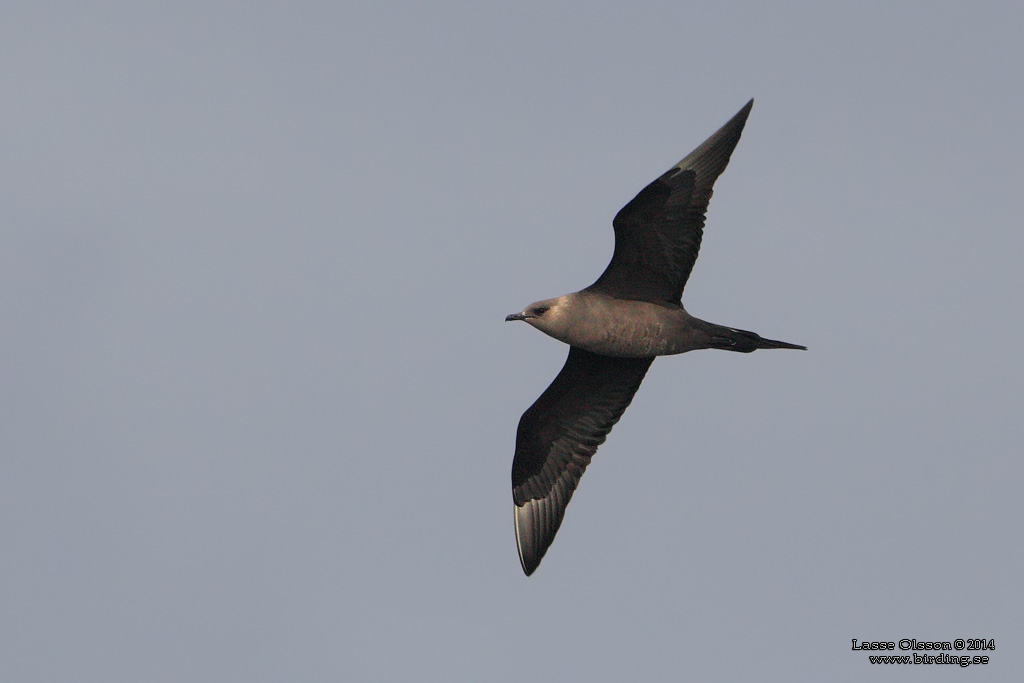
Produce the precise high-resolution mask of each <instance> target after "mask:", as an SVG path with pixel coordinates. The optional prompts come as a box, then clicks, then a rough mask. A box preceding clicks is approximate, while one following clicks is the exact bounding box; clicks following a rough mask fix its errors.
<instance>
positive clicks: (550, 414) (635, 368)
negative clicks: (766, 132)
mask: <svg viewBox="0 0 1024 683" xmlns="http://www.w3.org/2000/svg"><path fill="white" fill-rule="evenodd" d="M753 104H754V101H753V100H751V101H750V102H748V103H747V104H746V106H745V107H743V109H741V110H740V111H739V112H738V113H737V114H736V115H735V116H734V117H732V119H731V120H730V121H729V122H728V123H726V124H725V125H724V126H722V127H721V128H720V129H719V130H718V132H716V133H715V134H714V135H712V136H711V137H710V138H708V139H707V140H706V141H704V143H703V144H702V145H700V146H699V147H698V148H697V149H695V150H693V151H692V152H691V153H690V154H689V155H688V156H687V157H686V158H685V159H683V160H682V161H680V162H679V163H678V164H676V165H675V166H673V167H672V168H671V169H669V170H668V171H667V172H666V173H665V174H664V175H662V176H661V177H660V178H658V179H657V180H655V181H654V182H653V183H651V184H650V185H648V186H647V187H645V188H644V189H643V190H641V191H640V194H638V195H637V196H636V197H634V198H633V200H632V201H631V202H629V203H628V204H626V206H624V207H623V208H622V210H621V211H619V213H618V214H617V215H616V216H615V220H614V221H613V222H612V226H613V227H614V229H615V251H614V253H613V254H612V260H611V263H609V264H608V267H607V268H605V271H604V273H602V274H601V277H599V278H598V279H597V282H595V283H594V284H592V285H590V286H589V287H587V288H586V289H584V290H581V291H579V292H575V293H573V294H566V295H564V296H560V297H558V298H555V299H546V300H544V301H537V302H535V303H532V304H530V305H529V306H527V307H526V308H524V309H523V310H522V312H520V313H513V314H512V315H509V316H508V317H506V318H505V320H506V321H510V320H522V321H524V322H526V323H527V324H529V325H532V326H533V327H536V328H537V329H538V330H540V331H541V332H544V333H545V334H547V335H550V336H552V337H554V338H555V339H558V340H559V341H562V342H565V343H566V344H568V345H569V357H568V358H567V359H566V361H565V366H564V367H563V368H562V371H561V372H559V373H558V376H557V377H555V380H554V381H553V382H552V383H551V386H549V387H548V388H547V390H545V391H544V393H543V394H541V396H540V398H538V399H537V401H536V402H535V403H534V404H533V405H532V406H530V408H529V409H528V410H527V411H526V412H525V413H523V417H522V418H521V419H520V420H519V429H518V431H517V433H516V452H515V457H514V459H513V461H512V499H513V501H514V502H515V526H516V543H517V545H518V546H519V559H520V561H521V562H522V565H523V571H524V572H526V575H527V576H529V575H530V574H532V573H533V571H534V570H535V569H536V568H537V565H539V564H540V561H541V558H542V557H544V553H545V552H547V549H548V547H549V546H550V545H551V541H552V540H554V537H555V533H556V532H557V531H558V527H559V526H560V525H561V523H562V517H563V516H564V514H565V507H566V505H568V504H569V499H570V498H572V494H573V491H575V490H576V486H577V485H578V484H579V481H580V477H581V476H583V471H584V470H585V469H586V468H587V465H589V464H590V459H591V458H592V457H593V455H594V453H595V452H597V447H598V446H600V445H601V444H602V443H604V440H605V438H606V437H607V436H608V432H610V431H611V429H612V426H613V425H614V424H615V423H616V422H618V420H619V418H620V417H622V413H623V412H624V411H625V410H626V407H627V406H628V405H629V403H630V401H632V400H633V395H634V394H635V393H636V390H637V389H638V388H639V387H640V382H641V381H643V378H644V375H645V374H647V369H648V368H650V366H651V363H652V362H653V361H654V358H655V357H656V356H667V355H672V354H676V353H685V352H686V351H693V350H695V349H725V350H727V351H739V352H740V353H750V352H751V351H754V350H756V349H806V347H804V346H799V345H797V344H789V343H787V342H780V341H774V340H771V339H764V338H763V337H761V336H759V335H757V334H755V333H754V332H747V331H745V330H738V329H735V328H732V327H725V326H722V325H715V324H713V323H709V322H705V321H703V320H700V319H698V318H694V317H693V316H691V315H690V314H689V313H687V312H686V309H684V308H683V305H682V303H681V299H682V294H683V287H684V286H685V285H686V279H687V278H688V277H689V275H690V271H691V270H692V269H693V264H694V262H695V261H696V260H697V252H698V250H699V249H700V241H701V235H702V234H703V231H704V214H705V212H706V211H707V208H708V202H709V201H710V199H711V190H712V186H713V185H714V184H715V180H716V179H717V178H718V176H719V175H721V173H722V171H723V170H725V166H726V164H728V163H729V157H730V156H731V155H732V151H733V149H734V148H735V147H736V143H737V142H739V139H740V134H741V133H742V132H743V125H744V124H745V123H746V121H747V115H748V114H749V113H750V108H751V107H752V106H753Z"/></svg>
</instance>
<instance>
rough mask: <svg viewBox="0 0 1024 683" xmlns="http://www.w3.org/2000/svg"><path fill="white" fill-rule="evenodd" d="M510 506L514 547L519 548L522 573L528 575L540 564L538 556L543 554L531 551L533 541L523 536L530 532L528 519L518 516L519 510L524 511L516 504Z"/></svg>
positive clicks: (528, 534)
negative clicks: (513, 529)
mask: <svg viewBox="0 0 1024 683" xmlns="http://www.w3.org/2000/svg"><path fill="white" fill-rule="evenodd" d="M512 508H513V511H514V515H515V525H516V548H517V549H518V550H519V564H520V565H522V567H523V573H524V574H526V575H527V576H529V575H530V574H533V572H534V571H536V569H537V567H538V566H540V558H541V557H543V556H544V553H543V552H542V553H540V555H538V554H537V553H535V552H534V551H533V546H534V543H533V541H532V538H524V537H526V536H530V535H531V534H532V531H530V527H529V526H527V524H528V523H529V522H528V520H526V519H521V518H520V512H524V513H525V512H526V511H525V510H524V509H523V508H521V507H519V506H518V505H513V506H512Z"/></svg>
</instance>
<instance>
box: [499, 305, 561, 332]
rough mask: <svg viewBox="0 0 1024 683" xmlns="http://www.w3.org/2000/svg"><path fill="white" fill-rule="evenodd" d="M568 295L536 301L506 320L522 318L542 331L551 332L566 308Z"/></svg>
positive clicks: (506, 317) (508, 316)
mask: <svg viewBox="0 0 1024 683" xmlns="http://www.w3.org/2000/svg"><path fill="white" fill-rule="evenodd" d="M565 302H566V297H564V296H560V297H558V298H557V299H545V300H544V301H535V302H534V303H532V304H530V305H529V306H527V307H526V308H524V309H523V310H522V312H521V313H513V314H511V315H507V316H505V322H508V321H510V320H522V321H524V322H527V323H529V324H530V325H533V326H534V327H536V328H537V329H538V330H540V331H541V332H546V333H547V334H551V330H552V326H555V325H558V321H559V319H560V318H561V317H562V314H563V313H564V309H565V307H566V306H565Z"/></svg>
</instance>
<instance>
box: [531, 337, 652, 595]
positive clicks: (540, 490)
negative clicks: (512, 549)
mask: <svg viewBox="0 0 1024 683" xmlns="http://www.w3.org/2000/svg"><path fill="white" fill-rule="evenodd" d="M653 361H654V359H653V358H613V357H611V356H601V355H598V354H596V353H591V352H589V351H584V350H583V349H578V348H576V347H570V349H569V357H568V359H567V360H566V361H565V366H564V367H563V368H562V371H561V372H559V373H558V376H557V377H555V381H554V382H552V383H551V386H549V387H548V388H547V389H546V390H545V391H544V393H543V394H541V396H540V398H538V399H537V401H536V402H535V403H534V404H533V405H532V406H530V408H529V410H527V411H526V412H525V413H523V417H522V419H520V420H519V431H518V432H517V434H516V455H515V459H513V461H512V499H513V500H514V502H515V513H516V514H515V518H516V543H517V544H518V546H519V559H520V561H521V562H522V564H523V571H524V572H526V574H527V576H529V575H530V574H532V573H533V570H534V569H536V568H537V565H538V564H540V560H541V558H542V557H544V553H545V552H547V549H548V546H549V545H551V541H552V540H553V539H554V538H555V532H557V531H558V527H559V525H560V524H561V523H562V516H563V515H564V514H565V506H566V505H568V504H569V499H570V498H571V497H572V493H573V491H574V490H575V489H576V485H577V484H578V483H579V481H580V477H581V476H583V470H585V469H586V467H587V465H589V464H590V458H591V456H593V455H594V453H595V452H596V451H597V447H598V446H600V445H601V444H602V443H604V440H605V437H606V436H608V432H610V431H611V429H612V425H614V424H615V423H616V422H618V420H619V417H621V416H622V413H623V411H625V410H626V406H628V405H629V403H630V401H632V400H633V394H635V393H636V390H637V389H638V388H639V387H640V382H641V381H643V378H644V375H645V374H646V373H647V368H649V367H650V366H651V363H652V362H653Z"/></svg>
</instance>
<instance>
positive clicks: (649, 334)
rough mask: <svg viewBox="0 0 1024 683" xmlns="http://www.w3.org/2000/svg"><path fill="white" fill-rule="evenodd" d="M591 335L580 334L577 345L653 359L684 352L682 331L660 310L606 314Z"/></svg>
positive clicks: (625, 355) (629, 356)
mask: <svg viewBox="0 0 1024 683" xmlns="http://www.w3.org/2000/svg"><path fill="white" fill-rule="evenodd" d="M601 318H602V320H601V324H599V325H589V326H588V328H589V330H591V331H590V332H589V333H584V334H579V335H576V338H575V339H574V340H573V342H572V343H573V344H574V345H575V346H578V347H580V348H583V349H585V350H587V351H592V352H593V353H600V354H602V355H605V356H620V357H628V358H650V357H652V356H666V355H670V354H675V353H682V352H683V351H686V350H688V349H687V348H683V347H682V346H681V344H680V342H681V341H682V340H681V338H680V328H679V325H678V324H675V323H676V321H675V320H673V319H671V318H670V317H668V316H666V315H665V314H664V312H663V311H662V310H660V309H654V310H652V311H631V312H630V314H629V315H604V316H601Z"/></svg>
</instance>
